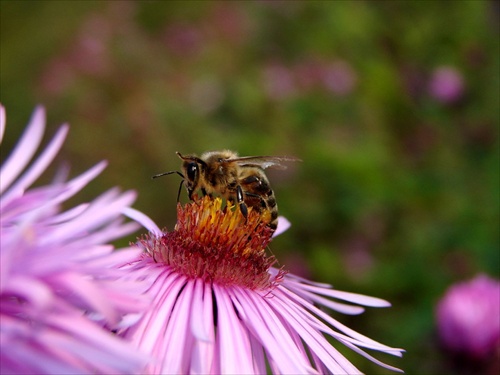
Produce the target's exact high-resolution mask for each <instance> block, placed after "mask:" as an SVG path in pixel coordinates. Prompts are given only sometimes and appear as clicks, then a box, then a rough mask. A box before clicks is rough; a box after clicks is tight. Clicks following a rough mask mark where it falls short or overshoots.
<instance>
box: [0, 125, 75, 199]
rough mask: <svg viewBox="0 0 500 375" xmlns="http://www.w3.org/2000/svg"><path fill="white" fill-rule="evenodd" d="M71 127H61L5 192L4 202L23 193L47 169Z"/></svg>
mask: <svg viewBox="0 0 500 375" xmlns="http://www.w3.org/2000/svg"><path fill="white" fill-rule="evenodd" d="M68 130H69V127H68V126H67V125H64V126H62V127H61V128H59V130H58V132H57V133H56V135H55V136H54V138H53V139H52V141H51V142H50V143H49V145H48V146H47V147H46V148H45V150H44V151H43V153H42V154H41V155H40V156H38V157H37V159H36V161H35V163H34V164H33V165H32V166H31V167H30V168H29V169H28V171H26V172H25V173H24V174H23V176H22V177H21V178H20V179H19V180H18V181H17V182H16V183H15V184H14V185H13V186H12V187H11V188H10V189H9V191H8V192H7V193H6V194H4V196H3V200H4V202H8V201H9V199H10V197H11V196H16V195H19V194H22V193H23V192H24V191H25V190H26V189H27V188H28V187H29V186H30V185H31V184H32V183H33V182H34V181H35V180H36V179H37V178H38V177H40V175H41V174H42V173H43V172H44V171H45V169H46V168H47V166H48V165H49V164H50V163H51V162H52V160H53V159H54V157H55V156H56V155H57V153H58V152H59V150H60V148H61V146H62V144H63V142H64V140H65V139H66V135H67V134H68Z"/></svg>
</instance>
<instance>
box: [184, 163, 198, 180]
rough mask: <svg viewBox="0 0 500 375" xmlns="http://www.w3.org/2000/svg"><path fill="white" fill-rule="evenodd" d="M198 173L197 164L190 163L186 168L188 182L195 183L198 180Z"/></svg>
mask: <svg viewBox="0 0 500 375" xmlns="http://www.w3.org/2000/svg"><path fill="white" fill-rule="evenodd" d="M197 173H198V165H197V164H196V163H195V162H191V163H189V164H188V165H187V168H186V174H187V178H188V180H190V181H194V180H195V179H196V175H197Z"/></svg>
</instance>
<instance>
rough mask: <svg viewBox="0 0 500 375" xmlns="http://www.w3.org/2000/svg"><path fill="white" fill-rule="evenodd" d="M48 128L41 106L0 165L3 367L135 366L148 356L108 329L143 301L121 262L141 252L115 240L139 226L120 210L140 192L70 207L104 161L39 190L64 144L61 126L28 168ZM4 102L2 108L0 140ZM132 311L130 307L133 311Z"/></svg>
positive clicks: (89, 369)
mask: <svg viewBox="0 0 500 375" xmlns="http://www.w3.org/2000/svg"><path fill="white" fill-rule="evenodd" d="M44 128H45V113H44V110H43V109H42V108H40V107H39V108H37V109H36V110H35V112H34V113H33V116H32V118H31V120H30V123H29V125H28V127H27V129H26V130H25V132H24V134H23V135H22V137H21V139H20V141H19V143H18V144H17V146H16V147H15V149H14V150H13V151H12V152H11V154H10V156H9V157H8V158H7V159H6V160H5V162H4V163H3V165H2V167H1V170H0V192H1V197H0V231H1V232H0V238H1V251H0V256H1V265H0V349H1V350H0V373H2V374H8V373H18V374H19V373H22V374H35V373H36V374H40V373H52V374H56V373H60V374H70V373H78V374H82V373H131V372H138V371H140V370H141V369H142V368H143V366H144V364H145V362H146V360H147V357H145V356H143V355H142V354H140V353H139V352H138V351H137V350H136V349H135V348H133V347H132V346H131V345H130V344H128V343H127V342H125V341H124V340H123V339H121V338H119V337H117V336H116V335H114V334H112V333H111V332H109V330H108V329H104V328H103V326H104V325H106V326H107V327H108V328H111V329H119V328H120V327H121V326H123V325H125V324H126V323H127V321H126V319H124V317H125V316H126V314H134V313H137V312H139V311H140V309H141V308H143V307H144V302H143V299H142V298H141V297H138V296H139V295H140V293H141V291H142V290H143V289H142V286H141V285H140V284H139V283H138V282H137V281H134V280H132V279H130V278H129V277H128V276H127V275H128V272H127V270H126V269H118V268H116V267H115V266H114V265H115V264H117V263H126V262H128V261H130V260H132V259H135V258H136V257H137V256H138V250H137V249H136V248H128V249H123V250H121V251H113V247H112V246H111V245H108V244H107V243H108V242H109V241H112V240H114V239H117V238H119V237H122V236H124V235H126V234H129V233H131V232H133V231H135V230H136V229H137V225H136V224H135V223H130V222H128V223H127V222H124V220H123V219H124V218H123V216H122V215H121V211H122V210H124V209H125V208H126V207H128V206H129V205H130V204H131V203H132V202H133V201H134V199H135V193H133V192H130V191H129V192H125V193H120V192H119V191H118V190H117V189H111V190H109V191H107V192H105V193H104V194H102V195H101V196H100V197H98V198H96V199H95V200H93V201H92V202H89V203H84V204H81V205H78V206H76V207H74V208H71V209H68V210H66V211H63V210H62V208H61V204H62V203H63V202H64V201H66V200H67V199H68V198H70V197H72V196H73V195H75V194H76V193H77V192H78V191H80V190H81V189H82V188H83V187H84V186H85V185H86V184H87V183H88V182H90V181H91V180H92V179H94V178H95V177H96V176H97V175H98V174H99V173H100V172H101V171H102V170H103V168H104V167H105V163H104V162H103V163H99V164H98V165H96V166H95V167H93V168H91V169H90V170H88V171H87V172H85V173H83V174H82V175H80V176H78V177H76V178H73V179H71V180H69V181H66V180H65V179H64V178H63V176H62V174H61V175H59V176H57V177H56V179H55V180H54V181H53V182H52V183H51V184H49V185H46V186H40V187H36V188H31V189H30V186H31V185H32V183H33V182H34V181H35V180H36V179H37V178H38V177H39V176H40V175H41V174H42V173H43V172H44V171H45V169H46V168H47V166H48V165H49V164H50V163H51V161H52V160H53V159H54V157H55V156H56V154H57V152H58V151H59V149H60V148H61V146H62V144H63V142H64V139H65V137H66V134H67V132H68V126H67V125H64V126H62V127H61V128H60V129H59V130H58V131H57V133H56V135H55V136H54V138H53V139H52V140H51V141H50V143H49V144H48V145H47V146H46V147H45V149H44V150H43V151H42V152H41V153H40V155H38V156H37V157H36V159H34V161H33V162H32V164H31V165H30V166H29V168H27V166H28V164H29V162H30V160H31V159H32V158H33V156H34V155H35V153H36V151H37V149H38V147H39V145H40V142H41V139H42V136H43V133H44ZM4 130H5V110H4V108H3V107H2V106H0V139H1V138H2V136H3V133H4ZM130 316H131V315H128V317H130Z"/></svg>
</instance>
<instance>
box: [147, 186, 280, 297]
mask: <svg viewBox="0 0 500 375" xmlns="http://www.w3.org/2000/svg"><path fill="white" fill-rule="evenodd" d="M177 218H178V219H177V224H176V226H175V229H174V231H172V232H168V233H165V234H163V235H162V236H161V237H155V238H149V237H148V238H145V239H144V240H143V241H142V243H143V245H144V246H145V248H146V249H147V251H148V252H149V253H150V254H151V256H152V257H153V258H154V259H155V261H157V262H162V263H165V264H167V265H169V266H171V267H172V268H173V269H174V270H176V271H177V272H179V273H181V274H183V275H185V276H187V277H189V278H193V279H194V278H200V279H202V280H204V281H208V282H213V283H217V284H220V285H223V286H230V285H239V286H243V287H246V288H249V289H264V288H267V287H269V286H271V284H272V283H273V282H275V281H276V278H272V277H271V275H270V273H269V272H268V270H269V268H270V267H271V266H272V265H273V264H274V263H275V261H276V260H275V258H274V257H273V256H267V255H266V247H267V245H268V244H269V241H270V240H271V237H272V234H273V231H272V229H271V228H269V226H268V225H266V224H265V222H264V221H263V220H262V217H261V214H259V213H258V212H255V211H252V210H249V212H248V216H247V217H246V218H245V217H244V216H243V215H242V214H241V212H240V210H239V209H237V207H234V206H231V205H227V206H224V204H223V201H222V200H221V199H220V198H215V199H214V198H211V197H209V196H206V197H204V198H202V199H201V200H199V201H197V202H192V203H188V204H186V205H185V206H182V205H180V204H179V205H178V206H177Z"/></svg>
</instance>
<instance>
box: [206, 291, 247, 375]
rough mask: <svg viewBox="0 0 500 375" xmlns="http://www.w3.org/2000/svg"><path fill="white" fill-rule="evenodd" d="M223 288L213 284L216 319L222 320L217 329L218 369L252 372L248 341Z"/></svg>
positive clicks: (226, 371)
mask: <svg viewBox="0 0 500 375" xmlns="http://www.w3.org/2000/svg"><path fill="white" fill-rule="evenodd" d="M224 289H225V288H222V287H220V286H218V285H216V284H214V286H213V291H214V293H215V298H216V300H217V312H218V320H219V321H220V322H224V323H223V324H219V325H218V330H217V338H218V340H217V341H218V343H219V345H220V361H221V369H220V370H221V373H224V374H252V373H253V372H254V371H253V365H252V361H251V358H252V355H251V354H252V353H251V352H250V342H249V341H248V337H246V335H245V330H244V328H243V327H242V325H241V322H240V320H239V319H238V317H237V315H236V312H235V311H234V308H233V305H232V303H231V298H230V297H229V296H228V293H227V290H224Z"/></svg>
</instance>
